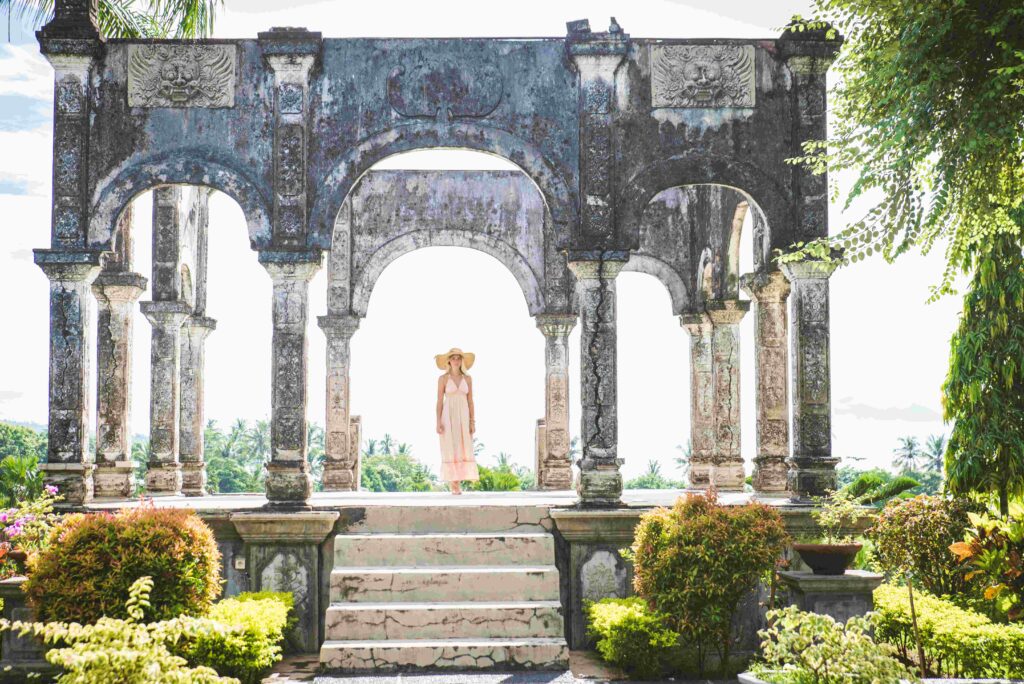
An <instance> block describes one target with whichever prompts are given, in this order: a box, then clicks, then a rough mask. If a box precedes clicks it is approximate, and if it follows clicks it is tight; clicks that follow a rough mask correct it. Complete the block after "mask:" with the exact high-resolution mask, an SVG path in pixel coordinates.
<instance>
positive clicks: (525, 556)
mask: <svg viewBox="0 0 1024 684" xmlns="http://www.w3.org/2000/svg"><path fill="white" fill-rule="evenodd" d="M554 558H555V544H554V539H553V538H552V536H551V535H550V534H548V533H546V532H543V533H536V532H534V533H515V534H512V533H487V534H483V533H479V534H471V535H467V534H367V535H361V534H355V535H338V537H337V538H336V539H335V542H334V564H335V567H341V566H353V565H355V566H375V565H517V564H522V565H550V564H551V563H553V562H554Z"/></svg>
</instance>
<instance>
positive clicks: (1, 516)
mask: <svg viewBox="0 0 1024 684" xmlns="http://www.w3.org/2000/svg"><path fill="white" fill-rule="evenodd" d="M6 522H7V511H4V512H3V513H0V523H6Z"/></svg>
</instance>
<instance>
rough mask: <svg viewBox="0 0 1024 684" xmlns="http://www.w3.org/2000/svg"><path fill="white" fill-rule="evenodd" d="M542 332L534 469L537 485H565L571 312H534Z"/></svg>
mask: <svg viewBox="0 0 1024 684" xmlns="http://www.w3.org/2000/svg"><path fill="white" fill-rule="evenodd" d="M536 318H537V327H538V328H540V331H541V332H542V333H544V367H545V374H544V432H543V434H544V444H543V448H542V452H541V458H540V462H539V464H538V470H537V488H538V489H569V488H570V487H571V486H572V464H571V463H570V462H569V333H570V332H572V329H573V326H575V325H576V315H575V314H557V313H551V314H538V315H537V317H536Z"/></svg>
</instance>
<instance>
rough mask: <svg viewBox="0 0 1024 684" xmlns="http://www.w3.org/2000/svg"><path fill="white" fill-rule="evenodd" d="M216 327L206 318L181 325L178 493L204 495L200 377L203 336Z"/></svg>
mask: <svg viewBox="0 0 1024 684" xmlns="http://www.w3.org/2000/svg"><path fill="white" fill-rule="evenodd" d="M216 328H217V321H215V320H213V319H212V318H206V317H205V316H195V315H193V316H190V317H189V318H187V319H186V320H185V323H184V325H182V326H181V368H180V377H181V385H180V392H179V393H180V397H181V399H180V408H179V414H178V415H179V425H178V455H179V460H180V462H181V493H182V494H184V495H185V496H203V495H204V494H206V461H205V459H204V458H203V450H204V447H205V442H206V440H205V437H204V432H205V430H206V414H205V411H204V399H205V397H204V390H203V386H204V383H203V375H204V372H205V364H206V337H207V335H209V334H210V333H211V332H213V331H214V330H215V329H216Z"/></svg>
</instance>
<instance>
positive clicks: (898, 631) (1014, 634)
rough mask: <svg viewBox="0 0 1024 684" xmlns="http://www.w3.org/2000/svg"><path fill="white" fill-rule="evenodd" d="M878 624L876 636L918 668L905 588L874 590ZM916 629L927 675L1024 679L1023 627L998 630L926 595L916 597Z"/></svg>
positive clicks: (997, 626) (983, 618)
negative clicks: (919, 637) (922, 650)
mask: <svg viewBox="0 0 1024 684" xmlns="http://www.w3.org/2000/svg"><path fill="white" fill-rule="evenodd" d="M875 609H876V610H877V611H878V615H879V621H878V626H877V630H876V632H875V633H876V636H877V638H878V640H879V641H884V642H886V643H888V644H892V645H893V646H895V647H896V649H897V650H898V652H899V653H900V654H901V656H902V657H903V658H904V659H905V660H907V661H908V662H909V661H914V662H916V661H917V660H918V657H917V643H916V641H915V640H914V631H913V625H912V623H911V616H910V597H909V596H908V595H907V588H906V587H905V586H902V587H901V586H897V585H893V584H883V585H882V586H880V587H878V588H877V589H876V590H875ZM914 609H915V611H916V613H917V628H918V633H919V634H920V636H921V644H922V646H923V649H924V658H925V662H924V669H925V671H926V672H928V673H930V674H932V675H935V676H947V677H1022V676H1024V627H1022V626H1021V625H1016V624H1009V625H1003V624H996V623H993V622H992V621H991V620H989V619H988V618H987V617H986V616H984V615H981V614H980V613H975V612H973V611H969V610H964V609H963V608H960V607H958V606H956V605H955V604H954V603H952V602H951V601H948V600H945V599H941V598H937V597H935V596H932V595H931V594H929V593H927V592H924V591H920V590H918V591H915V592H914Z"/></svg>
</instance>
